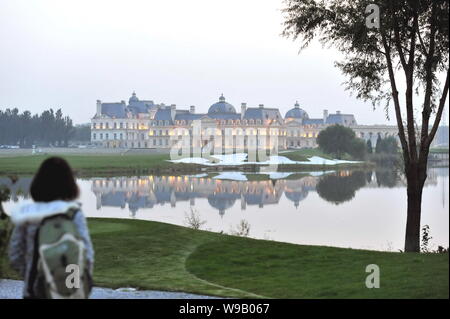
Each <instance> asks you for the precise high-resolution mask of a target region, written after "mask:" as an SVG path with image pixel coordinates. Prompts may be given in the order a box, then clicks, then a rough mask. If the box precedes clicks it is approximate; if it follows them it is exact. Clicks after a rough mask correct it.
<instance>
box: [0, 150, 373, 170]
mask: <svg viewBox="0 0 450 319" xmlns="http://www.w3.org/2000/svg"><path fill="white" fill-rule="evenodd" d="M280 155H282V156H286V157H289V158H290V159H292V160H302V161H303V160H307V157H311V156H322V157H325V158H329V156H326V155H325V154H323V153H322V152H321V151H320V150H318V149H308V150H299V151H294V152H290V153H281V154H280ZM50 156H54V155H26V156H14V157H12V156H11V157H0V175H12V174H23V175H25V174H29V175H32V174H34V173H35V172H36V170H37V169H38V167H39V165H40V164H41V163H42V161H43V160H44V159H46V158H48V157H50ZM56 156H61V157H63V158H65V159H66V160H67V161H68V162H69V164H70V165H71V166H72V168H73V169H74V170H75V172H76V173H77V175H78V176H94V175H95V176H103V175H112V174H128V175H135V174H156V175H158V174H175V175H181V174H187V173H197V172H200V171H201V170H202V168H204V169H207V170H208V171H217V170H222V169H223V170H247V171H248V170H255V169H259V166H258V165H238V166H226V167H220V166H209V167H204V166H202V165H196V164H181V163H178V164H173V163H171V162H168V161H167V160H168V159H169V154H133V155H130V154H128V155H119V154H115V155H74V154H61V155H56ZM367 165H368V164H367V163H357V164H339V165H335V166H323V165H303V164H294V165H278V170H280V171H311V170H325V169H326V170H328V169H330V168H333V169H338V168H354V167H356V168H361V167H365V166H367Z"/></svg>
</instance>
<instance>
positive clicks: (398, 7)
mask: <svg viewBox="0 0 450 319" xmlns="http://www.w3.org/2000/svg"><path fill="white" fill-rule="evenodd" d="M371 3H372V1H370V0H354V1H348V0H347V1H346V0H329V1H324V0H317V1H314V0H285V4H286V8H285V9H283V12H284V14H285V15H286V17H285V18H286V20H285V30H284V31H283V35H284V36H286V37H292V38H294V39H297V38H299V37H300V38H301V40H302V42H303V43H302V48H304V47H306V46H308V44H309V43H311V41H312V40H313V39H314V38H317V37H319V39H320V40H321V42H322V43H324V44H325V43H326V44H329V45H332V46H334V47H335V48H337V49H338V50H339V51H340V52H342V53H343V54H344V57H345V58H344V60H343V61H340V62H337V63H336V65H337V67H338V68H340V69H341V71H342V72H343V73H344V75H346V76H347V78H348V81H347V82H346V84H347V89H350V90H352V91H354V92H356V97H357V98H359V99H362V100H365V101H368V100H370V101H372V103H373V105H374V106H376V105H380V103H381V102H382V101H385V102H386V104H385V107H386V109H387V108H388V107H389V103H390V102H391V101H393V104H394V110H395V117H396V121H397V126H398V131H399V138H400V143H401V148H402V155H403V162H404V172H405V176H406V180H407V195H408V211H407V222H406V236H405V251H407V252H419V251H420V218H421V204H422V190H423V186H424V183H425V180H426V178H427V162H428V153H429V149H430V145H431V142H432V141H433V138H434V136H435V135H436V131H437V129H438V127H439V123H440V121H441V117H442V112H443V109H444V105H445V102H446V99H447V94H448V91H449V28H448V23H449V21H448V17H449V1H448V0H395V1H394V0H379V1H377V6H378V8H379V11H380V16H379V19H378V21H379V22H380V23H379V26H378V27H375V28H369V27H368V26H367V25H366V16H365V9H366V8H367V7H368V5H369V4H371ZM369 20H370V19H369ZM372 22H373V21H372ZM370 26H371V25H370ZM440 78H445V80H444V84H443V85H442V84H441V81H440ZM400 81H403V83H401V84H400V85H399V82H400ZM403 86H404V87H405V92H404V93H405V96H404V100H400V97H399V92H398V90H399V88H400V87H403ZM415 92H416V93H415ZM419 93H420V94H419ZM418 99H420V102H417V101H416V100H418ZM415 109H420V111H421V115H418V114H415ZM405 112H406V114H405ZM432 115H433V117H434V120H432V121H431V122H430V119H431V116H432ZM416 123H418V124H419V129H417V130H416Z"/></svg>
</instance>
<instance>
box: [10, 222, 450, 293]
mask: <svg viewBox="0 0 450 319" xmlns="http://www.w3.org/2000/svg"><path fill="white" fill-rule="evenodd" d="M88 223H89V228H90V231H91V235H92V238H93V243H94V248H95V252H96V263H95V271H94V280H95V282H96V285H99V286H105V287H112V288H117V287H129V286H131V287H137V288H139V289H160V290H168V291H186V292H191V293H199V294H207V295H218V296H226V297H244V298H255V297H270V298H448V288H449V286H448V284H449V278H448V264H449V260H448V254H411V253H409V254H401V253H387V252H386V253H385V252H373V251H363V250H352V249H341V248H330V247H319V246H300V245H293V244H286V243H278V242H273V241H264V240H254V239H249V238H239V237H233V236H227V235H221V234H216V233H210V232H205V231H196V230H192V229H188V228H184V227H179V226H174V225H168V224H163V223H158V222H149V221H138V220H120V219H98V218H94V219H89V220H88ZM368 264H377V265H379V266H380V269H381V288H379V289H367V288H366V287H365V284H364V283H365V278H366V276H367V275H368V274H367V273H365V267H366V265H368ZM4 275H5V277H6V278H17V275H16V274H15V273H14V272H12V271H11V270H7V272H6V274H4Z"/></svg>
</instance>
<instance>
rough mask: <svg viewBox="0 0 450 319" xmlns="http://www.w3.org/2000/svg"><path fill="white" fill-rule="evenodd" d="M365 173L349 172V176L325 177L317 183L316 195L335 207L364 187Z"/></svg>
mask: <svg viewBox="0 0 450 319" xmlns="http://www.w3.org/2000/svg"><path fill="white" fill-rule="evenodd" d="M366 178H367V176H366V173H365V172H361V171H355V172H350V174H349V175H342V174H337V175H326V176H323V177H322V178H321V179H320V180H319V182H318V183H317V187H316V190H317V194H319V196H320V197H321V198H323V199H324V200H326V201H328V202H332V203H334V204H336V205H338V204H340V203H343V202H346V201H349V200H351V199H352V198H353V197H355V192H356V191H357V190H358V189H360V188H361V187H364V186H365V185H366Z"/></svg>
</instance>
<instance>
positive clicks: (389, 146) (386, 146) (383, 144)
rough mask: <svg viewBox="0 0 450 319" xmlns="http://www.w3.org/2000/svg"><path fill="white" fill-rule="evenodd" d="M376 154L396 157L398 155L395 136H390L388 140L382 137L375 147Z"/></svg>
mask: <svg viewBox="0 0 450 319" xmlns="http://www.w3.org/2000/svg"><path fill="white" fill-rule="evenodd" d="M375 153H378V154H380V153H382V154H383V153H384V154H390V155H396V154H397V153H398V143H397V139H396V138H395V137H393V136H389V137H386V138H381V137H380V139H379V140H378V141H377V145H376V147H375Z"/></svg>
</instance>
